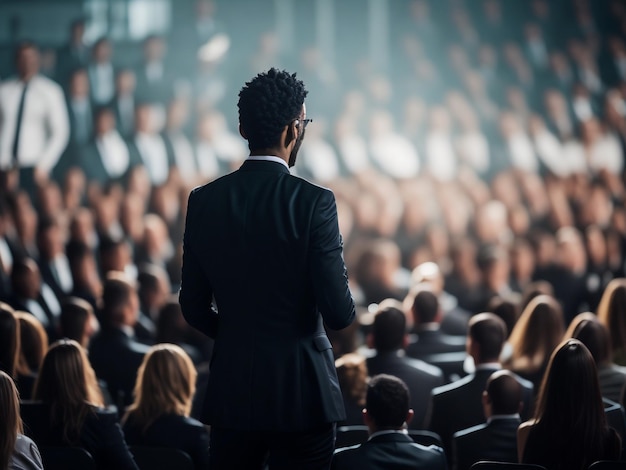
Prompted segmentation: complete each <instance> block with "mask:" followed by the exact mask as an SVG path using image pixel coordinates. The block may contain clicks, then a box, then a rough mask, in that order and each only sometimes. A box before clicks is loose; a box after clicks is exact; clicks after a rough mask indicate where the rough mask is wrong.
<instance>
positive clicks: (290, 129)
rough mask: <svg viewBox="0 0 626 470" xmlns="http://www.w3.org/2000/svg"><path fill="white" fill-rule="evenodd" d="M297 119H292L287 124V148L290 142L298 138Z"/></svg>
mask: <svg viewBox="0 0 626 470" xmlns="http://www.w3.org/2000/svg"><path fill="white" fill-rule="evenodd" d="M296 122H298V121H297V120H296V121H292V122H291V123H289V124H287V126H286V127H287V133H286V135H285V148H287V147H289V144H291V142H293V141H294V140H296V139H297V138H298V130H297V128H296Z"/></svg>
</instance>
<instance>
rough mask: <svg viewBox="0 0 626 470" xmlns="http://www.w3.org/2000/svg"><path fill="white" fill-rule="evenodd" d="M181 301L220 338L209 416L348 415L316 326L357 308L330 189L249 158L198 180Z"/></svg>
mask: <svg viewBox="0 0 626 470" xmlns="http://www.w3.org/2000/svg"><path fill="white" fill-rule="evenodd" d="M213 298H214V299H215V304H216V306H217V310H216V309H215V308H214V307H213V306H212V300H213ZM180 304H181V307H182V312H183V315H184V317H185V318H186V320H187V321H188V322H189V324H191V325H192V326H193V327H195V328H196V329H198V330H200V331H202V332H203V333H205V334H206V335H207V336H209V337H211V338H214V339H215V346H214V349H213V358H212V361H211V375H210V377H209V383H208V387H207V394H206V399H205V406H204V413H203V415H204V416H203V420H204V421H205V422H207V423H209V424H212V425H215V426H223V427H228V428H230V429H235V430H237V429H242V430H246V429H267V430H275V431H291V430H307V429H311V428H313V427H315V426H318V425H321V424H324V423H330V422H337V421H342V420H344V419H345V412H344V408H343V400H342V396H341V391H340V389H339V384H338V380H337V374H336V371H335V363H334V358H333V352H332V346H331V343H330V341H329V340H328V337H327V336H326V334H325V332H324V327H323V324H322V319H323V320H324V321H325V322H326V325H327V326H328V327H329V328H331V329H341V328H345V327H346V326H348V325H349V324H350V323H351V322H352V320H353V319H354V315H355V307H354V301H353V299H352V296H351V294H350V290H349V289H348V278H347V274H346V268H345V265H344V262H343V258H342V241H341V235H340V234H339V228H338V224H337V209H336V206H335V198H334V196H333V193H332V192H331V191H329V190H327V189H324V188H321V187H319V186H316V185H313V184H311V183H309V182H307V181H305V180H303V179H301V178H298V177H295V176H292V175H291V174H290V173H289V171H288V169H287V167H286V166H285V165H282V164H280V163H277V162H271V161H253V160H247V161H246V162H244V164H243V165H242V166H241V168H240V169H239V170H237V171H235V172H233V173H231V174H230V175H227V176H224V177H222V178H220V179H218V180H216V181H214V182H212V183H209V184H207V185H205V186H202V187H200V188H196V189H195V190H194V191H192V193H191V195H190V196H189V205H188V211H187V222H186V228H185V236H184V254H183V269H182V286H181V290H180ZM218 311H219V313H218Z"/></svg>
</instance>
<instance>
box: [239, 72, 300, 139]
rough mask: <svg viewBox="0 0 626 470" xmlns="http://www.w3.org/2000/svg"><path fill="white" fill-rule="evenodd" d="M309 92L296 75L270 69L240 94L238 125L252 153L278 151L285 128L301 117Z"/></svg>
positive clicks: (245, 87)
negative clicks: (276, 148) (253, 151)
mask: <svg viewBox="0 0 626 470" xmlns="http://www.w3.org/2000/svg"><path fill="white" fill-rule="evenodd" d="M307 93H308V92H307V91H306V90H305V88H304V83H302V81H301V80H298V79H296V74H295V73H294V74H290V73H288V72H286V71H284V70H282V71H281V70H277V69H275V68H273V67H272V68H271V69H270V70H268V71H267V73H260V74H258V75H257V76H256V77H254V78H253V79H252V80H250V81H249V82H247V83H246V84H245V86H244V87H243V88H242V89H241V91H240V92H239V102H238V103H237V107H238V108H239V125H240V126H241V130H242V131H243V133H244V134H245V136H246V139H247V140H248V147H249V148H250V150H261V149H269V148H272V147H276V146H277V145H278V144H279V143H280V142H279V141H280V134H281V132H282V130H283V129H284V127H285V126H286V125H287V124H289V123H290V122H291V121H293V120H294V119H296V118H298V116H300V112H301V110H302V105H303V104H304V98H306V95H307Z"/></svg>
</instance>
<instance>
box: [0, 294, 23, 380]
mask: <svg viewBox="0 0 626 470" xmlns="http://www.w3.org/2000/svg"><path fill="white" fill-rule="evenodd" d="M19 354H20V324H19V322H18V321H17V318H16V317H15V312H14V310H13V309H12V308H11V307H10V306H9V305H8V304H5V303H4V302H0V370H2V371H4V372H6V373H7V374H9V375H10V376H11V377H13V378H15V377H16V376H17V363H18V359H19Z"/></svg>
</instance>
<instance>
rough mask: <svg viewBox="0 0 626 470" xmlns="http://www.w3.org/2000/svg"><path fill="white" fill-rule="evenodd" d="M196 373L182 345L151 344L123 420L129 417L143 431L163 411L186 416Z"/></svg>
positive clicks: (194, 385)
mask: <svg viewBox="0 0 626 470" xmlns="http://www.w3.org/2000/svg"><path fill="white" fill-rule="evenodd" d="M197 375H198V373H197V372H196V368H195V367H194V365H193V362H192V361H191V358H190V357H189V355H188V354H187V353H186V352H185V351H184V350H183V349H182V348H181V347H179V346H176V345H175V344H168V343H164V344H157V345H155V346H152V347H151V348H150V350H149V351H148V353H147V354H146V356H145V357H144V359H143V362H142V363H141V366H140V367H139V371H138V372H137V382H136V383H135V390H134V401H133V403H132V405H130V407H129V408H128V412H127V413H126V416H125V418H124V420H127V419H131V418H132V420H133V422H134V423H135V424H136V425H138V426H140V427H141V428H142V429H143V431H145V430H147V429H148V427H150V425H151V424H152V423H153V422H154V421H155V420H156V419H157V418H159V417H160V416H162V415H165V414H174V415H179V416H189V413H190V412H191V404H192V400H193V396H194V394H195V392H196V377H197ZM164 378H167V379H166V380H164Z"/></svg>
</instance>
